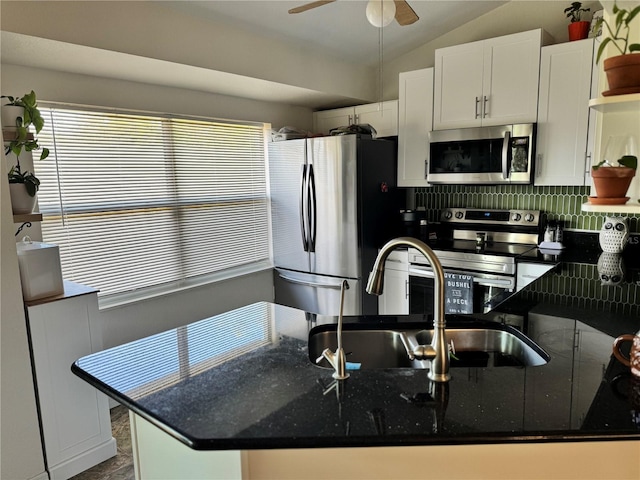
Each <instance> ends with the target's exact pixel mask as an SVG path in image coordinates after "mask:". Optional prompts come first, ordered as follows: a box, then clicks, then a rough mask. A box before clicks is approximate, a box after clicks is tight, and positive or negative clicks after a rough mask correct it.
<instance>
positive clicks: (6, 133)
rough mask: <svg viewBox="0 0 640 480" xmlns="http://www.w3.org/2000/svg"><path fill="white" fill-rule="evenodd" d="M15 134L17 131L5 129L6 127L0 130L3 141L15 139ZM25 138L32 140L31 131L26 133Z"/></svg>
mask: <svg viewBox="0 0 640 480" xmlns="http://www.w3.org/2000/svg"><path fill="white" fill-rule="evenodd" d="M16 136H17V132H16V131H15V130H7V129H6V128H5V129H3V130H2V140H3V141H4V142H10V141H12V140H15V139H16ZM27 140H33V133H27Z"/></svg>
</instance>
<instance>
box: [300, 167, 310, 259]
mask: <svg viewBox="0 0 640 480" xmlns="http://www.w3.org/2000/svg"><path fill="white" fill-rule="evenodd" d="M307 192H308V187H307V166H306V165H302V186H301V189H300V235H301V237H302V248H304V251H305V252H308V251H309V240H308V239H307V228H306V225H307V219H306V217H305V212H306V208H305V207H306V203H307V202H306V201H305V198H306V196H307Z"/></svg>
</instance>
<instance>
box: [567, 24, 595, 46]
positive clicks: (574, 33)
mask: <svg viewBox="0 0 640 480" xmlns="http://www.w3.org/2000/svg"><path fill="white" fill-rule="evenodd" d="M567 28H568V29H569V40H570V41H571V42H573V41H576V40H584V39H585V38H587V36H588V35H589V29H590V28H591V22H584V21H580V22H573V23H570V24H569V25H568V27H567Z"/></svg>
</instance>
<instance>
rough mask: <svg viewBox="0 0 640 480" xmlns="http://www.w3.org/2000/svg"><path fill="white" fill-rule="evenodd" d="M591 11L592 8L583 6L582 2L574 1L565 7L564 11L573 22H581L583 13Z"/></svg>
mask: <svg viewBox="0 0 640 480" xmlns="http://www.w3.org/2000/svg"><path fill="white" fill-rule="evenodd" d="M589 11H591V9H590V8H582V2H572V3H571V6H569V7H567V8H565V9H564V13H565V14H566V15H567V18H569V19H570V20H571V23H574V22H580V21H581V19H582V14H583V13H587V12H589Z"/></svg>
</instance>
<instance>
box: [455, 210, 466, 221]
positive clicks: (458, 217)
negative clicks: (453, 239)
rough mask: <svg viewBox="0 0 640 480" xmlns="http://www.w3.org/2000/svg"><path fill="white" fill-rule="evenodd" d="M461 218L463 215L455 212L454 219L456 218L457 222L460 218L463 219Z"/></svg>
mask: <svg viewBox="0 0 640 480" xmlns="http://www.w3.org/2000/svg"><path fill="white" fill-rule="evenodd" d="M463 216H464V213H462V212H456V218H457V219H458V220H460V219H462V217H463Z"/></svg>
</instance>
